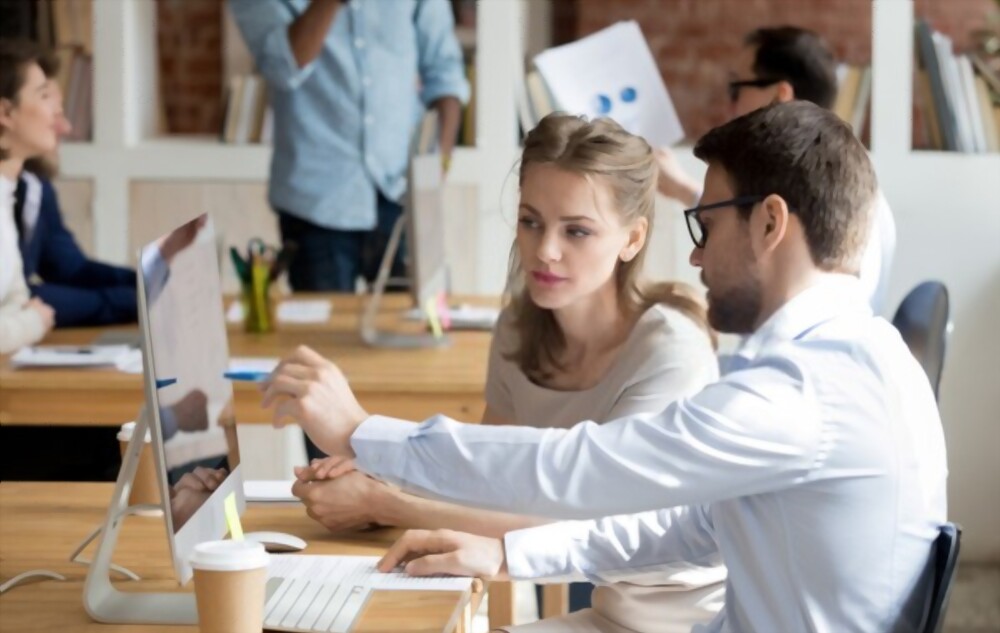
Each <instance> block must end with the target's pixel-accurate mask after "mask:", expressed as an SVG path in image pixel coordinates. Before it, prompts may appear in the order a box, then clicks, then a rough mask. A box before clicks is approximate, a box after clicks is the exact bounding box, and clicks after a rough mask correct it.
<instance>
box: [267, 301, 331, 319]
mask: <svg viewBox="0 0 1000 633" xmlns="http://www.w3.org/2000/svg"><path fill="white" fill-rule="evenodd" d="M332 311H333V306H332V305H331V304H330V302H329V301H327V300H325V299H308V300H306V299H296V300H291V299H290V300H287V301H282V302H281V303H279V304H278V321H279V322H281V323H326V322H327V321H329V320H330V313H331V312H332Z"/></svg>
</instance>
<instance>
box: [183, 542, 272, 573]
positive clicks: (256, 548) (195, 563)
mask: <svg viewBox="0 0 1000 633" xmlns="http://www.w3.org/2000/svg"><path fill="white" fill-rule="evenodd" d="M268 560H269V558H268V555H267V552H265V551H264V546H263V545H261V544H260V543H257V542H255V541H208V542H206V543H199V544H198V545H195V547H194V553H193V554H191V567H193V568H194V569H201V570H204V571H243V570H246V569H260V568H261V567H267V564H268Z"/></svg>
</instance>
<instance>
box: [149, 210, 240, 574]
mask: <svg viewBox="0 0 1000 633" xmlns="http://www.w3.org/2000/svg"><path fill="white" fill-rule="evenodd" d="M216 249H217V245H216V239H215V231H214V230H213V227H212V224H211V222H210V221H209V218H208V216H207V215H200V216H198V217H197V218H195V219H193V220H191V221H190V222H187V223H185V224H184V225H182V226H180V227H178V228H177V229H175V230H174V231H171V232H170V233H168V234H167V235H164V236H163V237H161V238H159V239H157V240H156V241H154V242H151V243H149V244H147V245H145V246H144V247H143V248H142V250H141V252H140V275H139V276H140V277H141V280H140V284H139V298H140V310H141V315H140V317H141V318H140V323H141V331H142V336H143V350H144V353H145V362H144V372H145V384H146V409H147V420H148V423H149V424H150V427H151V428H150V432H151V435H152V448H153V453H154V455H155V458H156V461H157V466H158V472H159V473H160V492H161V498H162V499H164V500H167V499H169V502H170V503H169V508H170V511H169V512H167V513H166V526H167V532H168V536H169V539H168V540H169V542H170V549H171V554H172V557H173V562H174V568H175V570H176V572H177V578H178V580H179V581H180V583H181V584H184V583H185V582H187V580H188V579H189V578H190V577H191V574H192V572H191V567H190V565H189V564H188V560H189V558H190V556H191V553H192V552H193V551H194V547H195V545H197V544H199V543H202V542H205V541H211V540H216V539H219V538H222V537H223V536H224V535H225V534H226V532H227V525H226V520H225V511H224V502H225V499H226V498H227V497H228V496H230V495H233V496H235V501H236V506H237V511H238V512H239V513H241V514H242V512H243V510H244V508H245V505H246V502H245V500H244V497H243V475H242V470H241V466H240V453H239V443H238V441H237V437H236V418H235V415H234V411H233V387H232V384H231V383H230V382H229V380H227V379H226V378H225V376H224V374H225V372H226V371H227V369H228V364H229V346H228V343H227V338H226V325H225V317H224V314H223V299H222V288H221V282H220V278H219V268H218V257H217V254H216ZM206 478H210V479H212V485H213V486H215V487H214V490H211V491H210V490H209V488H210V486H206V485H205V484H204V483H203V481H204V480H205V479H206Z"/></svg>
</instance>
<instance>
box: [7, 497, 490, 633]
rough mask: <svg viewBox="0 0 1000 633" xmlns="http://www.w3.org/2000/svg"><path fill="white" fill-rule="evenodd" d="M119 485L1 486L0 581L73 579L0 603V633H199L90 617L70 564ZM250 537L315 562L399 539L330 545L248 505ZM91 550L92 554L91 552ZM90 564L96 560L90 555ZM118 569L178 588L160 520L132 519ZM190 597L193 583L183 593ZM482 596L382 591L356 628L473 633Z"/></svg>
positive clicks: (378, 632) (279, 515)
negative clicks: (267, 538) (31, 576)
mask: <svg viewBox="0 0 1000 633" xmlns="http://www.w3.org/2000/svg"><path fill="white" fill-rule="evenodd" d="M113 491H114V486H113V484H62V483H60V484H55V483H11V482H5V483H0V581H6V580H7V579H9V578H12V577H13V576H16V575H17V574H20V573H22V572H25V571H28V570H31V569H49V570H51V571H55V572H59V573H61V574H63V575H64V576H66V578H67V579H68V580H67V581H65V582H61V581H56V580H42V581H35V582H33V583H31V584H26V585H22V586H19V587H16V588H14V589H12V590H10V591H9V592H8V593H6V594H4V595H3V596H0V629H2V630H4V631H12V632H13V631H17V632H18V633H28V632H31V631H60V632H61V631H74V632H76V631H85V632H87V633H100V632H106V633H139V632H140V631H141V632H143V633H145V632H152V631H175V632H180V631H195V630H196V629H197V627H167V626H145V625H143V626H138V625H135V626H123V625H106V624H98V623H96V622H93V621H91V620H90V618H89V616H87V614H86V612H85V611H84V609H83V582H84V579H85V578H86V571H87V570H86V568H85V567H83V566H82V565H77V564H73V563H70V562H68V560H67V558H68V556H69V554H70V553H71V552H72V551H73V549H75V547H76V546H77V545H78V544H79V543H80V541H82V540H83V538H84V537H85V536H86V535H87V534H88V533H89V531H90V530H91V529H92V528H93V527H95V526H97V525H100V524H101V523H103V521H104V513H105V509H106V507H107V504H108V502H109V501H110V499H111V494H112V492H113ZM244 525H245V527H246V528H247V529H249V530H264V529H269V530H280V531H283V532H288V533H291V534H296V535H298V536H300V537H302V538H304V539H305V540H306V541H308V542H309V547H308V548H307V549H306V553H309V554H350V555H363V556H372V555H381V554H383V553H384V552H385V549H386V547H387V546H388V545H389V544H390V543H392V541H393V540H394V539H395V538H396V537H397V536H398V535H399V532H398V531H394V530H380V531H377V532H369V533H363V534H356V535H351V536H349V537H346V538H333V537H332V536H331V535H330V534H329V533H328V532H327V531H326V530H325V529H324V528H323V527H322V526H320V525H319V524H317V523H315V522H314V521H312V520H311V519H309V518H308V517H307V516H306V515H305V512H304V510H303V509H302V508H301V507H297V506H292V507H288V506H285V507H280V508H264V507H261V506H253V505H252V506H250V508H248V510H247V513H246V516H245V517H244ZM93 549H94V546H93V545H91V546H90V548H89V549H88V550H87V552H85V554H84V555H85V556H88V555H89V554H92V552H93ZM88 557H89V556H88ZM114 560H115V562H116V563H118V564H120V565H124V566H125V567H127V568H129V569H131V570H132V571H134V572H136V573H137V574H139V576H141V577H142V578H143V580H141V581H139V582H130V581H122V582H120V583H119V582H116V584H118V585H119V586H121V587H123V588H125V587H136V588H141V589H143V590H149V591H170V590H178V587H177V582H176V581H175V580H173V566H172V564H171V562H170V555H169V550H168V546H167V540H166V533H165V528H164V525H163V520H162V519H159V518H149V517H129V518H127V519H126V523H125V526H124V527H123V529H122V531H121V533H120V535H119V540H118V549H117V551H116V555H115V559H114ZM185 589H186V590H187V591H191V590H192V585H191V584H190V583H189V584H188V586H187V587H186V588H185ZM481 597H482V595H481V593H479V592H473V588H472V583H470V588H469V590H467V591H465V592H451V591H377V592H375V593H373V595H372V599H371V600H370V601H369V603H368V605H367V606H366V607H365V609H364V611H363V612H362V613H361V615H360V616H359V618H358V621H357V622H356V624H355V627H354V629H353V630H354V631H356V632H357V633H418V632H419V633H431V632H433V633H442V632H447V633H451V632H452V631H457V632H463V631H468V630H469V629H468V620H469V618H470V614H471V613H472V612H473V611H474V609H475V608H476V607H477V606H478V603H479V600H480V599H481Z"/></svg>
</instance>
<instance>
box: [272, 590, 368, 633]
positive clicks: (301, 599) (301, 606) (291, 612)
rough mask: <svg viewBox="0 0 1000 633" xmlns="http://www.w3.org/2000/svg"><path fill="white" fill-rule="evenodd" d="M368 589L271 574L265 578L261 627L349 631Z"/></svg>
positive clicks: (346, 632)
mask: <svg viewBox="0 0 1000 633" xmlns="http://www.w3.org/2000/svg"><path fill="white" fill-rule="evenodd" d="M371 592H372V590H371V589H370V588H368V587H363V586H358V585H352V584H350V583H340V582H332V581H319V580H307V579H305V578H280V577H277V576H275V577H271V578H268V579H267V592H266V594H265V595H266V598H265V603H264V627H265V628H268V629H274V630H276V631H303V632H307V633H311V632H312V631H330V632H331V633H348V631H350V630H351V626H353V624H354V620H355V619H356V618H357V617H358V614H359V613H361V609H362V608H363V607H364V606H365V603H366V602H367V601H368V597H369V596H370V595H371Z"/></svg>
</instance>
